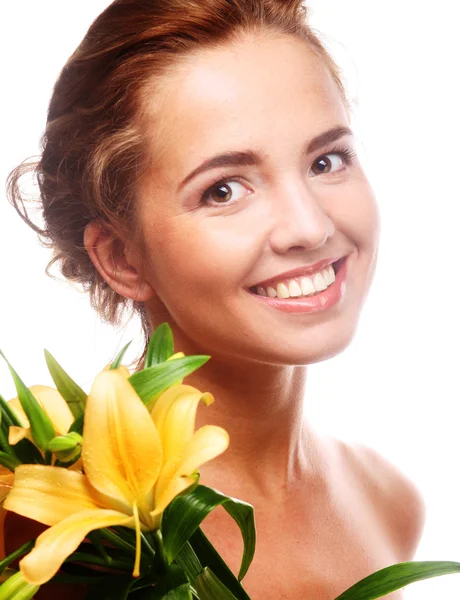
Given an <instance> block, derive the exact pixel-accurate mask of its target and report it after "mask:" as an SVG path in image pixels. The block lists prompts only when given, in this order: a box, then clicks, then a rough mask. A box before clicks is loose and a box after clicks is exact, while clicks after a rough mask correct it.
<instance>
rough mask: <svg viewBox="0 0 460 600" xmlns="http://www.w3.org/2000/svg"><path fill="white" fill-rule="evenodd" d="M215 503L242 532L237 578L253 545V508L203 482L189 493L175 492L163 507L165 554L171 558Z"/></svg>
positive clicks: (162, 527) (245, 571)
mask: <svg viewBox="0 0 460 600" xmlns="http://www.w3.org/2000/svg"><path fill="white" fill-rule="evenodd" d="M217 506H222V507H223V508H224V509H225V510H226V511H227V512H228V514H229V515H230V516H231V517H232V518H233V519H234V520H235V521H236V523H237V525H238V527H239V528H240V530H241V533H242V535H243V541H244V552H243V558H242V561H241V567H240V572H239V575H238V579H240V580H241V579H243V577H244V576H245V575H246V573H247V570H248V569H249V565H250V564H251V562H252V559H253V557H254V552H255V548H256V528H255V523H254V508H253V507H252V506H251V505H250V504H248V503H247V502H243V501H241V500H236V499H235V498H231V497H230V496H225V495H224V494H221V493H220V492H218V491H217V490H214V489H212V488H209V487H206V486H204V485H198V486H197V487H196V488H195V489H194V490H193V491H192V492H190V493H189V494H186V495H184V496H178V497H177V498H175V499H174V500H173V502H172V503H171V504H170V505H169V507H168V508H167V510H166V511H165V513H164V515H163V519H162V526H161V529H162V533H163V538H164V544H165V552H166V556H167V558H168V560H169V562H172V561H173V560H174V558H175V557H176V555H177V553H178V552H179V551H180V549H181V548H182V546H183V545H184V544H185V542H187V541H188V540H189V538H190V536H191V535H192V534H193V533H194V532H195V531H196V529H197V528H198V527H199V526H200V524H201V522H202V521H203V519H205V518H206V517H207V516H208V514H209V513H210V512H211V511H213V510H214V509H215V508H216V507H217Z"/></svg>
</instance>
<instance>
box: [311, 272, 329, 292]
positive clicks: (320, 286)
mask: <svg viewBox="0 0 460 600" xmlns="http://www.w3.org/2000/svg"><path fill="white" fill-rule="evenodd" d="M313 283H314V284H315V288H316V289H317V291H318V292H322V291H323V290H325V289H326V288H327V283H326V281H325V280H324V277H323V276H322V275H321V273H316V275H315V276H314V278H313Z"/></svg>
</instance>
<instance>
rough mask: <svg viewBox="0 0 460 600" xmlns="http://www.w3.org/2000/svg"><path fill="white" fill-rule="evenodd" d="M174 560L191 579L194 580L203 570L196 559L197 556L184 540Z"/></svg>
mask: <svg viewBox="0 0 460 600" xmlns="http://www.w3.org/2000/svg"><path fill="white" fill-rule="evenodd" d="M174 560H175V562H176V563H177V564H178V565H179V566H180V567H181V568H182V569H183V570H184V571H185V572H186V573H187V575H188V577H189V579H190V580H191V581H195V579H196V578H197V576H198V575H199V574H200V573H201V571H202V570H203V566H202V565H201V563H200V561H199V560H198V556H197V555H196V554H195V551H194V549H193V548H192V546H191V545H190V542H185V544H184V545H183V546H182V548H181V551H180V552H179V553H178V554H177V555H176V558H175V559H174Z"/></svg>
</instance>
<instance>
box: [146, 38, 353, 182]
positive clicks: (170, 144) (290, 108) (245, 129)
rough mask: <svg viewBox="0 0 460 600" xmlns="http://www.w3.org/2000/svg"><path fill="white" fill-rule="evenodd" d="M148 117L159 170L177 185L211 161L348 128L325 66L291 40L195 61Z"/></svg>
mask: <svg viewBox="0 0 460 600" xmlns="http://www.w3.org/2000/svg"><path fill="white" fill-rule="evenodd" d="M158 100H159V101H158ZM152 106H153V103H152ZM148 114H149V117H150V118H151V122H152V125H153V127H152V128H151V133H150V134H149V135H151V136H153V135H154V136H155V138H156V140H157V143H159V146H157V145H156V144H155V145H156V146H157V150H159V152H158V154H157V159H158V160H154V162H155V164H156V166H157V168H158V170H159V171H161V172H162V173H163V174H164V175H165V176H166V175H167V176H168V179H171V181H174V180H176V179H177V178H178V177H182V176H183V175H184V173H185V172H186V171H187V170H189V169H191V168H193V167H194V166H196V165H197V164H198V163H199V162H200V161H201V160H204V159H206V158H207V157H209V156H210V155H212V154H215V153H218V152H221V151H222V152H226V151H231V150H241V149H246V148H249V147H252V148H254V149H257V150H259V151H261V152H262V153H263V152H264V151H267V152H269V151H270V148H272V147H273V145H274V144H275V145H276V146H278V147H279V146H280V144H281V145H282V144H283V143H286V144H290V143H296V142H297V141H298V142H299V143H300V145H302V146H303V145H304V144H305V141H306V139H307V138H309V137H313V136H314V135H316V134H318V133H321V132H322V131H323V130H325V129H327V127H328V126H330V125H338V124H340V123H343V124H347V121H348V120H347V116H346V111H345V108H344V106H343V103H342V101H341V97H340V93H339V91H338V88H337V86H336V84H335V82H334V80H333V78H332V76H331V74H330V72H329V70H328V68H327V66H326V65H325V63H324V61H323V60H322V59H321V58H320V57H318V56H317V55H316V54H315V53H314V52H313V51H312V50H311V49H310V48H309V46H308V45H307V43H306V42H304V41H303V40H299V39H297V38H294V37H291V36H277V37H267V36H265V37H261V36H259V37H256V36H252V37H251V36H248V37H247V38H245V39H243V40H239V41H238V42H232V43H229V44H228V45H226V46H223V47H220V48H213V49H209V50H208V49H206V50H202V51H200V52H198V53H196V54H193V55H191V56H188V57H187V58H186V59H185V60H184V61H183V62H182V63H181V64H180V65H179V66H178V68H177V69H175V70H174V73H172V74H171V75H169V76H168V77H167V79H166V80H165V81H164V83H163V87H162V91H161V93H160V98H159V99H158V97H157V98H156V101H155V109H153V108H151V109H149V111H148Z"/></svg>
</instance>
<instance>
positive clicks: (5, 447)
mask: <svg viewBox="0 0 460 600" xmlns="http://www.w3.org/2000/svg"><path fill="white" fill-rule="evenodd" d="M0 449H1V450H2V452H6V454H9V455H10V456H16V453H15V451H14V449H13V447H12V446H11V445H10V443H9V441H8V430H6V431H5V430H4V429H3V428H2V427H0Z"/></svg>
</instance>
